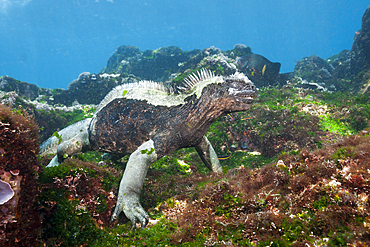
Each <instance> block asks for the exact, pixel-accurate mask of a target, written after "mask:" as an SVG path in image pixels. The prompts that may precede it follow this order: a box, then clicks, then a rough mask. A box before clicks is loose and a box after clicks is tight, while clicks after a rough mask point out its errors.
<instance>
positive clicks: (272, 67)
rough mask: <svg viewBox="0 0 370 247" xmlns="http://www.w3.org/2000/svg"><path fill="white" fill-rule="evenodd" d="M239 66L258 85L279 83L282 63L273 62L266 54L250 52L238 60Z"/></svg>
mask: <svg viewBox="0 0 370 247" xmlns="http://www.w3.org/2000/svg"><path fill="white" fill-rule="evenodd" d="M237 65H238V68H239V70H240V71H241V72H243V73H244V74H246V75H247V76H248V77H249V78H250V79H251V80H252V81H253V82H254V83H255V84H256V86H257V87H261V86H273V85H275V84H276V83H277V80H278V77H279V71H280V67H281V64H280V63H273V62H271V61H270V60H268V59H267V58H265V57H264V56H261V55H258V54H249V55H245V56H242V57H241V58H239V59H238V61H237Z"/></svg>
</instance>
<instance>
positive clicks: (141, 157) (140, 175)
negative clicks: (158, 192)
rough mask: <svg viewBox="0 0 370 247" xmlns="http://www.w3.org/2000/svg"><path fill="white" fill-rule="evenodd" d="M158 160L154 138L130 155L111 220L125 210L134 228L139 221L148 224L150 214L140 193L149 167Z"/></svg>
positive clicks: (143, 225) (143, 224) (144, 224)
mask: <svg viewBox="0 0 370 247" xmlns="http://www.w3.org/2000/svg"><path fill="white" fill-rule="evenodd" d="M156 160H157V154H156V152H155V148H154V142H153V140H149V141H147V142H145V143H144V144H142V145H141V146H140V147H138V149H137V150H136V151H135V152H133V153H132V154H131V155H130V158H129V160H128V162H127V165H126V169H125V173H124V174H123V176H122V180H121V184H120V187H119V192H118V198H117V205H116V208H115V209H114V212H113V215H112V218H111V221H114V220H115V219H116V218H117V216H118V215H119V214H120V213H121V212H122V211H123V212H124V213H125V215H126V217H127V218H129V219H130V220H131V222H132V229H135V226H136V223H139V222H140V224H141V226H142V227H145V226H146V224H147V223H148V221H149V215H148V214H147V213H146V212H145V210H144V209H143V207H142V206H141V204H140V193H141V190H142V188H143V184H144V180H145V177H146V173H147V171H148V168H149V166H150V165H151V164H152V163H153V162H155V161H156Z"/></svg>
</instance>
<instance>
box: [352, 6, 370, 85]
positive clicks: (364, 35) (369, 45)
mask: <svg viewBox="0 0 370 247" xmlns="http://www.w3.org/2000/svg"><path fill="white" fill-rule="evenodd" d="M350 58H351V60H350V72H351V75H352V76H355V84H356V86H357V87H360V88H361V89H362V91H363V92H364V91H366V90H367V88H368V86H369V85H370V80H369V79H370V5H369V7H368V8H367V10H366V11H365V14H364V15H363V17H362V27H361V29H360V30H359V31H358V32H356V36H355V40H354V42H353V45H352V49H351V53H350Z"/></svg>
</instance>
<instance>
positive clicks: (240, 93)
mask: <svg viewBox="0 0 370 247" xmlns="http://www.w3.org/2000/svg"><path fill="white" fill-rule="evenodd" d="M255 94H256V92H255V91H254V90H238V89H236V88H229V95H233V96H235V97H238V98H243V99H253V98H254V95H255Z"/></svg>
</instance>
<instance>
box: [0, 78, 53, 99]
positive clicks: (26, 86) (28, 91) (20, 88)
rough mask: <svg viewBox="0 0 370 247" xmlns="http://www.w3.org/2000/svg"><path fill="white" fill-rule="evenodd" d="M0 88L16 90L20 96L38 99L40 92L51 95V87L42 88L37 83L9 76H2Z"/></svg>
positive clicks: (8, 90)
mask: <svg viewBox="0 0 370 247" xmlns="http://www.w3.org/2000/svg"><path fill="white" fill-rule="evenodd" d="M0 90H1V91H4V92H11V91H15V92H17V94H19V95H20V96H22V97H24V98H28V99H32V100H34V99H36V98H37V96H39V95H40V94H47V95H51V90H50V89H42V88H39V87H38V86H36V85H35V84H30V83H27V82H23V81H18V80H16V79H14V78H11V77H9V76H1V77H0Z"/></svg>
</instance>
